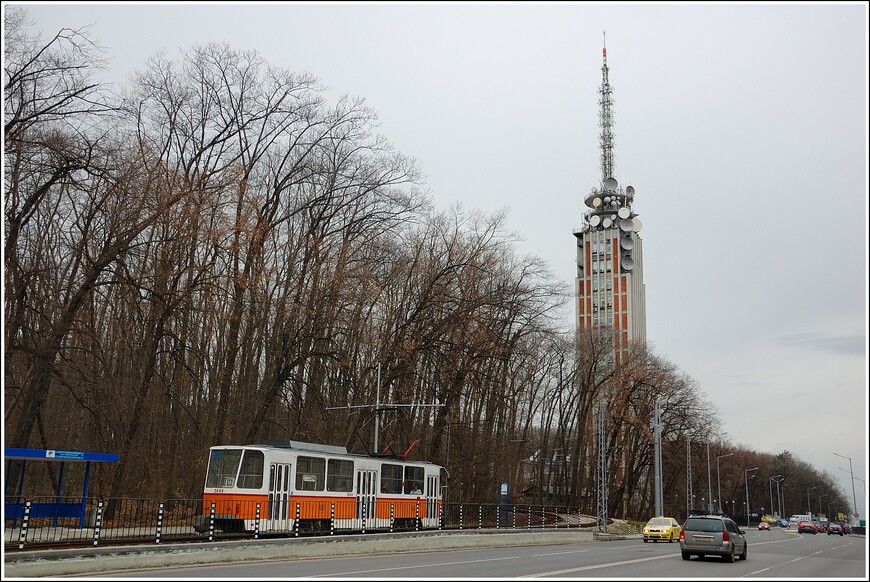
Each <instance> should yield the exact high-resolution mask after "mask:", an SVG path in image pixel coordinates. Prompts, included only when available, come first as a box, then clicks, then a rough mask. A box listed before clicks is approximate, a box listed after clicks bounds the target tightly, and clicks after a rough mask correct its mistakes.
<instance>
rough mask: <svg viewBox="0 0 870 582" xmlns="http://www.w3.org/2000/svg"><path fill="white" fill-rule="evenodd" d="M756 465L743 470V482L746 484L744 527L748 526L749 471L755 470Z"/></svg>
mask: <svg viewBox="0 0 870 582" xmlns="http://www.w3.org/2000/svg"><path fill="white" fill-rule="evenodd" d="M756 469H758V467H752V468H751V469H744V470H743V482H744V484H745V485H746V527H749V477H748V475H749V471H755V470H756ZM753 477H755V475H753Z"/></svg>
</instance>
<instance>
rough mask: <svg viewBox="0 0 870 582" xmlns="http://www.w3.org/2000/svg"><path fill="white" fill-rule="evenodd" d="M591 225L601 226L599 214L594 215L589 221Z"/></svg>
mask: <svg viewBox="0 0 870 582" xmlns="http://www.w3.org/2000/svg"><path fill="white" fill-rule="evenodd" d="M589 224H591V225H592V226H598V225H599V224H601V217H600V216H598V215H597V214H593V215H592V218H590V219H589Z"/></svg>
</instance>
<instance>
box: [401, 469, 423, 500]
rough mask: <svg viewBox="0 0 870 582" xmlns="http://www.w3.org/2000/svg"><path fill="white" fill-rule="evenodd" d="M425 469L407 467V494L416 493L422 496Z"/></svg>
mask: <svg viewBox="0 0 870 582" xmlns="http://www.w3.org/2000/svg"><path fill="white" fill-rule="evenodd" d="M424 484H425V482H424V481H423V467H405V493H412V492H416V491H420V492H421V493H416V494H417V495H422V491H423V485H424Z"/></svg>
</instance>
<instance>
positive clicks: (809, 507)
mask: <svg viewBox="0 0 870 582" xmlns="http://www.w3.org/2000/svg"><path fill="white" fill-rule="evenodd" d="M813 489H815V487H810V488H809V489H807V513H809V514H810V517H812V516H813V508H812V506H811V505H810V491H812V490H813Z"/></svg>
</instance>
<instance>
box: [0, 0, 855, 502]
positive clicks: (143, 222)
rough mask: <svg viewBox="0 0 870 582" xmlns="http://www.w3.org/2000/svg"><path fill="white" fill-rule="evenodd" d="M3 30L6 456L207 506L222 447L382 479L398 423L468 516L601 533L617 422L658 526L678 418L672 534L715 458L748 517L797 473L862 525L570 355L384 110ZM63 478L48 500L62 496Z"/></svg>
mask: <svg viewBox="0 0 870 582" xmlns="http://www.w3.org/2000/svg"><path fill="white" fill-rule="evenodd" d="M5 25H6V34H5V38H4V42H5V51H6V54H5V70H4V74H5V76H4V152H3V153H4V174H3V178H4V187H5V198H4V253H5V255H4V263H3V266H4V279H3V282H4V320H5V328H4V337H3V340H4V374H3V381H4V389H3V393H4V398H5V409H4V438H5V444H6V446H13V447H33V448H46V449H63V450H79V451H103V452H115V453H118V454H119V458H120V461H119V463H117V464H113V465H105V464H100V466H97V467H95V472H94V474H93V475H92V487H91V490H92V493H93V495H95V496H102V497H124V496H127V497H157V498H194V497H198V496H199V495H200V494H201V490H202V484H203V479H204V471H205V463H206V460H207V451H208V447H210V446H212V445H217V444H233V443H239V444H243V443H256V442H265V441H268V440H272V439H293V440H302V441H310V442H320V443H328V444H334V445H342V446H346V447H347V448H348V449H349V450H350V451H352V452H359V453H364V452H366V449H367V448H371V447H372V444H373V438H372V437H373V433H374V426H373V424H374V416H373V414H372V410H371V408H365V406H371V405H374V404H375V403H376V398H378V397H379V398H380V402H382V403H406V404H412V403H419V404H421V406H412V407H403V408H400V409H398V410H393V411H388V412H386V413H384V415H383V416H382V423H381V428H382V431H381V433H380V435H379V439H380V446H379V448H380V449H383V448H384V447H391V448H392V449H393V450H395V451H397V452H400V453H404V452H406V451H408V450H409V449H410V451H409V452H408V455H409V457H410V458H415V459H425V460H429V461H432V462H435V463H439V464H442V465H445V466H446V467H447V469H448V471H449V488H448V491H449V496H450V500H454V501H459V500H463V501H474V500H479V501H490V500H494V498H495V496H496V495H497V486H498V483H500V482H502V481H508V482H510V484H511V486H512V491H514V492H521V493H522V495H523V496H524V498H526V499H529V500H534V501H535V502H538V501H545V502H556V503H566V504H570V505H572V506H579V507H580V508H583V509H584V510H585V511H586V512H588V513H592V514H594V513H595V507H596V505H595V504H596V480H595V475H596V464H597V454H598V449H597V444H596V439H595V437H596V411H597V407H598V405H599V403H601V402H604V403H606V422H605V426H606V434H607V435H608V436H607V451H608V460H609V463H610V468H609V471H608V473H609V475H610V476H611V479H610V483H609V485H608V487H609V500H610V510H609V513H610V515H613V516H628V517H631V516H634V517H637V518H645V517H648V516H650V515H652V513H653V511H654V500H653V486H654V483H653V471H652V459H653V439H652V431H651V428H650V423H651V420H652V416H653V407H654V403H655V402H656V401H658V402H659V403H660V405H661V407H662V411H663V420H664V430H663V441H664V444H663V453H662V456H663V461H664V462H663V466H664V469H663V475H664V477H663V485H664V491H665V508H666V511H667V512H668V513H672V514H675V515H678V514H680V513H681V512H682V513H683V514H684V513H685V509H686V505H687V504H688V503H689V502H688V500H687V491H688V488H687V476H688V473H687V460H688V459H687V442H689V441H691V442H692V443H693V446H692V448H691V452H692V454H691V457H689V458H691V463H692V467H693V469H694V470H693V472H692V483H691V486H692V489H693V491H694V492H695V494H696V501H695V502H694V504H695V505H700V504H701V503H702V500H701V498H702V497H707V498H708V501H709V493H708V490H709V489H710V487H709V482H708V472H707V467H708V456H707V455H708V450H707V447H706V445H705V443H711V445H710V451H709V454H710V455H712V463H713V464H712V492H713V495H714V496H718V493H717V491H716V489H717V484H718V483H719V482H721V488H722V497H723V498H724V499H725V500H728V501H733V500H737V503H738V507H737V513H739V512H740V507H739V504H741V503H742V500H743V499H744V469H746V468H749V467H756V466H757V467H759V469H758V471H756V472H755V473H756V474H757V475H758V478H757V479H753V480H751V481H749V486H750V492H751V495H752V498H753V499H754V500H766V499H767V496H768V489H769V482H768V476H772V475H777V474H780V475H784V476H785V477H786V484H787V485H788V488H787V490H786V512H787V513H788V512H791V511H794V512H797V511H802V510H803V509H806V505H805V503H804V502H803V501H802V499H803V498H804V497H805V496H804V495H803V493H802V492H803V490H804V489H806V488H809V487H814V486H817V487H818V491H819V492H821V491H823V490H828V489H830V491H831V495H830V499H828V500H826V503H827V501H833V500H835V499H836V500H838V502H839V507H841V508H845V507H847V505H846V503H847V502H846V501H845V500H844V499H840V497H841V493H840V492H839V491H838V490H837V488H836V486H835V485H834V483H835V481H834V479H833V477H832V476H829V475H825V474H818V473H817V472H816V471H814V470H813V469H812V468H811V467H809V466H807V465H806V464H805V463H803V462H801V461H800V460H798V459H795V458H793V457H792V456H791V455H790V454H789V453H788V452H783V453H780V454H775V455H774V454H769V453H762V452H756V451H753V450H752V449H751V448H749V447H746V446H743V445H739V444H735V443H732V442H730V439H729V438H727V437H724V436H723V435H721V434H720V432H719V429H718V425H717V423H718V421H717V413H716V410H715V406H714V405H713V404H711V402H709V401H708V399H707V397H706V396H705V394H704V393H703V392H702V390H701V389H700V387H699V386H698V385H697V383H696V382H695V381H694V380H693V379H692V378H690V377H688V376H687V375H686V374H684V373H682V372H681V371H680V370H679V368H678V367H677V366H676V365H675V364H673V363H671V362H668V361H666V360H665V359H663V358H661V357H659V356H657V355H656V354H655V353H653V352H652V350H651V349H649V348H648V347H647V346H643V345H637V346H633V349H632V353H631V357H629V358H627V359H625V361H621V362H619V364H618V365H613V363H612V361H611V360H612V357H610V358H608V354H609V353H610V346H611V345H612V342H611V338H610V337H609V335H608V333H607V332H606V331H601V332H591V333H590V332H584V333H582V334H577V332H576V331H575V330H574V329H565V323H564V321H565V317H564V313H565V310H566V309H569V310H570V309H572V307H571V305H572V304H571V293H572V289H566V288H564V285H562V284H560V283H558V282H556V281H555V280H554V279H553V277H552V275H551V274H550V272H549V269H548V266H547V265H546V264H543V263H542V262H541V261H539V260H538V259H536V258H534V257H522V256H518V254H517V253H516V251H515V242H516V241H515V240H513V239H512V237H511V235H510V234H509V233H507V232H506V229H505V228H504V217H503V216H498V215H495V216H488V215H483V214H481V213H478V212H474V211H465V210H462V209H458V208H457V209H453V210H451V211H448V212H436V211H434V210H433V209H432V205H431V203H430V200H429V198H428V193H427V190H426V184H425V183H424V181H423V180H422V178H421V169H420V163H419V162H418V161H416V160H414V159H411V158H409V157H407V156H405V155H403V154H402V153H401V152H398V151H396V150H395V149H394V148H393V147H392V146H391V145H390V142H389V141H388V139H387V138H386V137H384V136H381V135H379V134H378V133H377V128H378V126H377V117H376V114H375V112H374V111H372V110H370V109H369V108H368V107H367V106H366V105H365V102H364V101H363V100H360V99H353V98H341V99H338V100H337V102H335V103H330V102H328V100H327V98H326V92H325V91H324V89H323V88H322V87H321V86H320V85H319V81H318V80H317V79H316V78H315V77H314V76H312V75H310V74H307V73H294V72H290V71H286V70H282V69H281V68H279V67H277V66H274V65H273V64H270V63H267V62H264V61H263V59H262V58H261V57H260V56H259V55H258V54H257V53H254V52H241V51H237V50H234V49H233V48H232V47H230V46H227V45H223V44H209V45H206V46H197V47H193V48H190V49H189V50H187V51H186V53H185V54H184V56H183V57H182V58H180V59H179V60H178V61H171V60H167V59H166V58H165V57H162V56H154V57H152V58H150V59H149V60H148V61H147V62H145V63H143V67H142V69H141V70H140V71H139V72H138V73H137V74H136V75H135V76H134V77H133V78H132V79H131V80H130V82H129V84H128V85H127V86H125V87H120V88H119V87H114V86H106V85H102V84H100V83H99V82H98V81H97V80H96V79H98V78H99V73H100V70H101V64H102V63H103V60H104V59H105V58H107V56H108V55H106V54H105V52H104V51H103V50H102V49H101V48H100V47H99V45H98V44H97V39H94V38H92V37H91V36H90V35H89V33H88V31H87V30H86V29H84V30H70V29H64V30H61V31H59V32H58V34H57V36H55V37H53V38H36V37H35V36H33V35H32V32H31V26H30V25H29V23H28V15H27V13H26V11H24V10H22V9H21V8H20V7H17V8H16V7H7V8H6V11H5ZM565 244H568V245H570V244H572V237H571V235H570V232H569V233H567V236H566V240H565ZM379 369H380V375H379V374H378V371H379ZM378 378H380V384H379V385H378ZM423 404H426V405H427V406H423ZM432 404H438V405H441V406H428V405H432ZM736 438H738V439H739V435H737V437H736ZM728 453H732V455H731V456H729V457H728V458H727V459H723V460H722V462H721V478H720V477H719V475H717V464H718V463H717V461H718V459H717V458H716V457H717V456H720V455H725V454H728ZM49 470H51V471H56V470H57V469H56V467H49V468H45V467H41V468H34V469H33V470H32V474H31V483H30V484H29V487H30V488H31V489H36V490H38V491H37V492H39V493H41V494H52V493H53V492H54V489H53V487H54V482H55V481H54V480H55V479H56V475H55V474H54V473H53V472H52V473H50V472H49ZM804 501H805V500H804ZM726 503H727V501H726ZM732 505H733V503H732ZM752 505H753V506H755V507H754V508H753V509H754V510H757V509H758V507H757V506H758V505H769V504H765V503H760V502H759V503H757V504H756V503H753V504H752Z"/></svg>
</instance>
